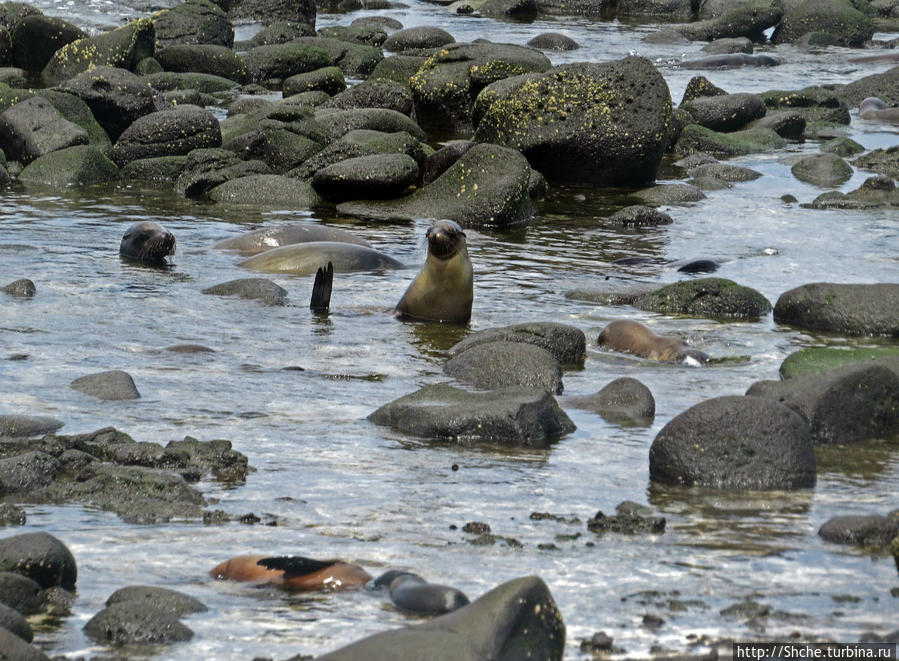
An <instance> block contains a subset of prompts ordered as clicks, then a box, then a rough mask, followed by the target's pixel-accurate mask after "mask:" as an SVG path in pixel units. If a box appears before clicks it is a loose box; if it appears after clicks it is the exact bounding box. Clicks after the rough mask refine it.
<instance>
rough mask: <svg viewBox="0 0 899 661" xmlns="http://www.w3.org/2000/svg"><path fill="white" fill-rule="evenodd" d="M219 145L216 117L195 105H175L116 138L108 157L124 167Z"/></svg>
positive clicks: (219, 138)
mask: <svg viewBox="0 0 899 661" xmlns="http://www.w3.org/2000/svg"><path fill="white" fill-rule="evenodd" d="M221 144H222V132H221V129H220V128H219V122H218V120H217V119H216V117H215V115H213V114H212V113H211V112H209V111H208V110H206V109H205V108H198V107H197V106H191V105H186V106H178V107H175V108H169V109H167V110H160V111H159V112H153V113H150V114H149V115H144V116H143V117H140V118H138V119H137V120H136V121H135V122H134V123H133V124H131V126H129V127H128V128H127V129H126V130H125V132H124V133H122V135H120V136H119V139H118V140H117V141H116V143H115V146H113V148H112V151H111V152H110V158H112V160H113V162H114V163H115V164H116V165H118V166H119V167H123V166H125V165H126V164H127V163H130V162H131V161H135V160H137V159H141V158H155V157H158V156H184V155H187V154H189V153H190V152H192V151H193V150H194V149H201V148H203V147H219V146H221Z"/></svg>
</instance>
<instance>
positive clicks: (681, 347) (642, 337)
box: [599, 321, 709, 363]
mask: <svg viewBox="0 0 899 661" xmlns="http://www.w3.org/2000/svg"><path fill="white" fill-rule="evenodd" d="M599 344H601V345H603V346H607V347H609V348H611V349H615V350H616V351H625V352H627V353H632V354H634V355H635V356H640V357H642V358H649V359H650V360H693V361H696V362H698V363H706V362H708V360H709V357H708V356H707V355H706V354H704V353H703V352H702V351H698V350H696V349H691V348H690V347H689V346H687V344H686V343H685V342H683V341H682V340H680V339H678V338H676V337H667V336H664V335H656V334H655V333H653V332H652V331H651V330H649V329H648V328H647V327H646V326H644V325H643V324H640V323H637V322H636V321H613V322H612V323H610V324H609V325H608V326H606V327H605V328H603V329H602V332H601V333H600V334H599Z"/></svg>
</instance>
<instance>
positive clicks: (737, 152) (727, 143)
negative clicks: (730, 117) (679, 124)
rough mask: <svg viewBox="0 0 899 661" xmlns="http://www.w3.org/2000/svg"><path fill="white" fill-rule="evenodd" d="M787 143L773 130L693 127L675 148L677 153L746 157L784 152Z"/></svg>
mask: <svg viewBox="0 0 899 661" xmlns="http://www.w3.org/2000/svg"><path fill="white" fill-rule="evenodd" d="M786 144H787V143H786V140H784V139H783V138H782V137H780V136H779V135H778V134H777V133H775V132H774V131H773V130H771V129H744V130H742V131H733V132H731V133H719V132H718V131H713V130H711V129H707V128H705V127H703V126H699V125H698V124H689V125H688V126H686V127H684V130H683V131H681V133H680V136H679V137H678V139H677V142H676V143H675V145H674V152H675V153H677V154H692V153H694V152H705V153H707V154H713V155H716V156H742V155H744V154H755V153H760V152H767V151H773V150H775V149H782V148H783V147H785V146H786Z"/></svg>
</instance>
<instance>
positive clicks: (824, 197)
mask: <svg viewBox="0 0 899 661" xmlns="http://www.w3.org/2000/svg"><path fill="white" fill-rule="evenodd" d="M803 206H806V205H803ZM807 206H808V207H809V208H811V209H879V208H891V207H896V206H899V189H897V188H896V183H895V182H894V181H893V180H892V179H891V178H890V177H886V176H882V175H878V176H876V177H871V178H869V179H866V180H865V182H864V183H863V184H862V185H861V186H859V187H858V188H857V189H856V190H854V191H850V192H849V193H841V192H840V191H828V192H826V193H822V194H821V195H819V196H818V197H816V198H815V199H814V201H812V203H811V204H809V205H807Z"/></svg>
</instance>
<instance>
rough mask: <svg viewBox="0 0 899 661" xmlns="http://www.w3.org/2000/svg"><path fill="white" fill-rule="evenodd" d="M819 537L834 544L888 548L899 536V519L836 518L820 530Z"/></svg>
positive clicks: (876, 517) (873, 516)
mask: <svg viewBox="0 0 899 661" xmlns="http://www.w3.org/2000/svg"><path fill="white" fill-rule="evenodd" d="M818 535H819V536H820V537H822V538H823V539H825V540H827V541H828V542H833V543H834V544H854V545H856V546H880V547H888V546H889V544H890V542H891V541H892V540H893V538H894V537H895V536H896V535H899V518H896V517H892V516H878V515H869V516H835V517H833V518H831V519H828V520H827V522H826V523H824V525H822V526H821V527H820V528H819V529H818Z"/></svg>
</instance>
